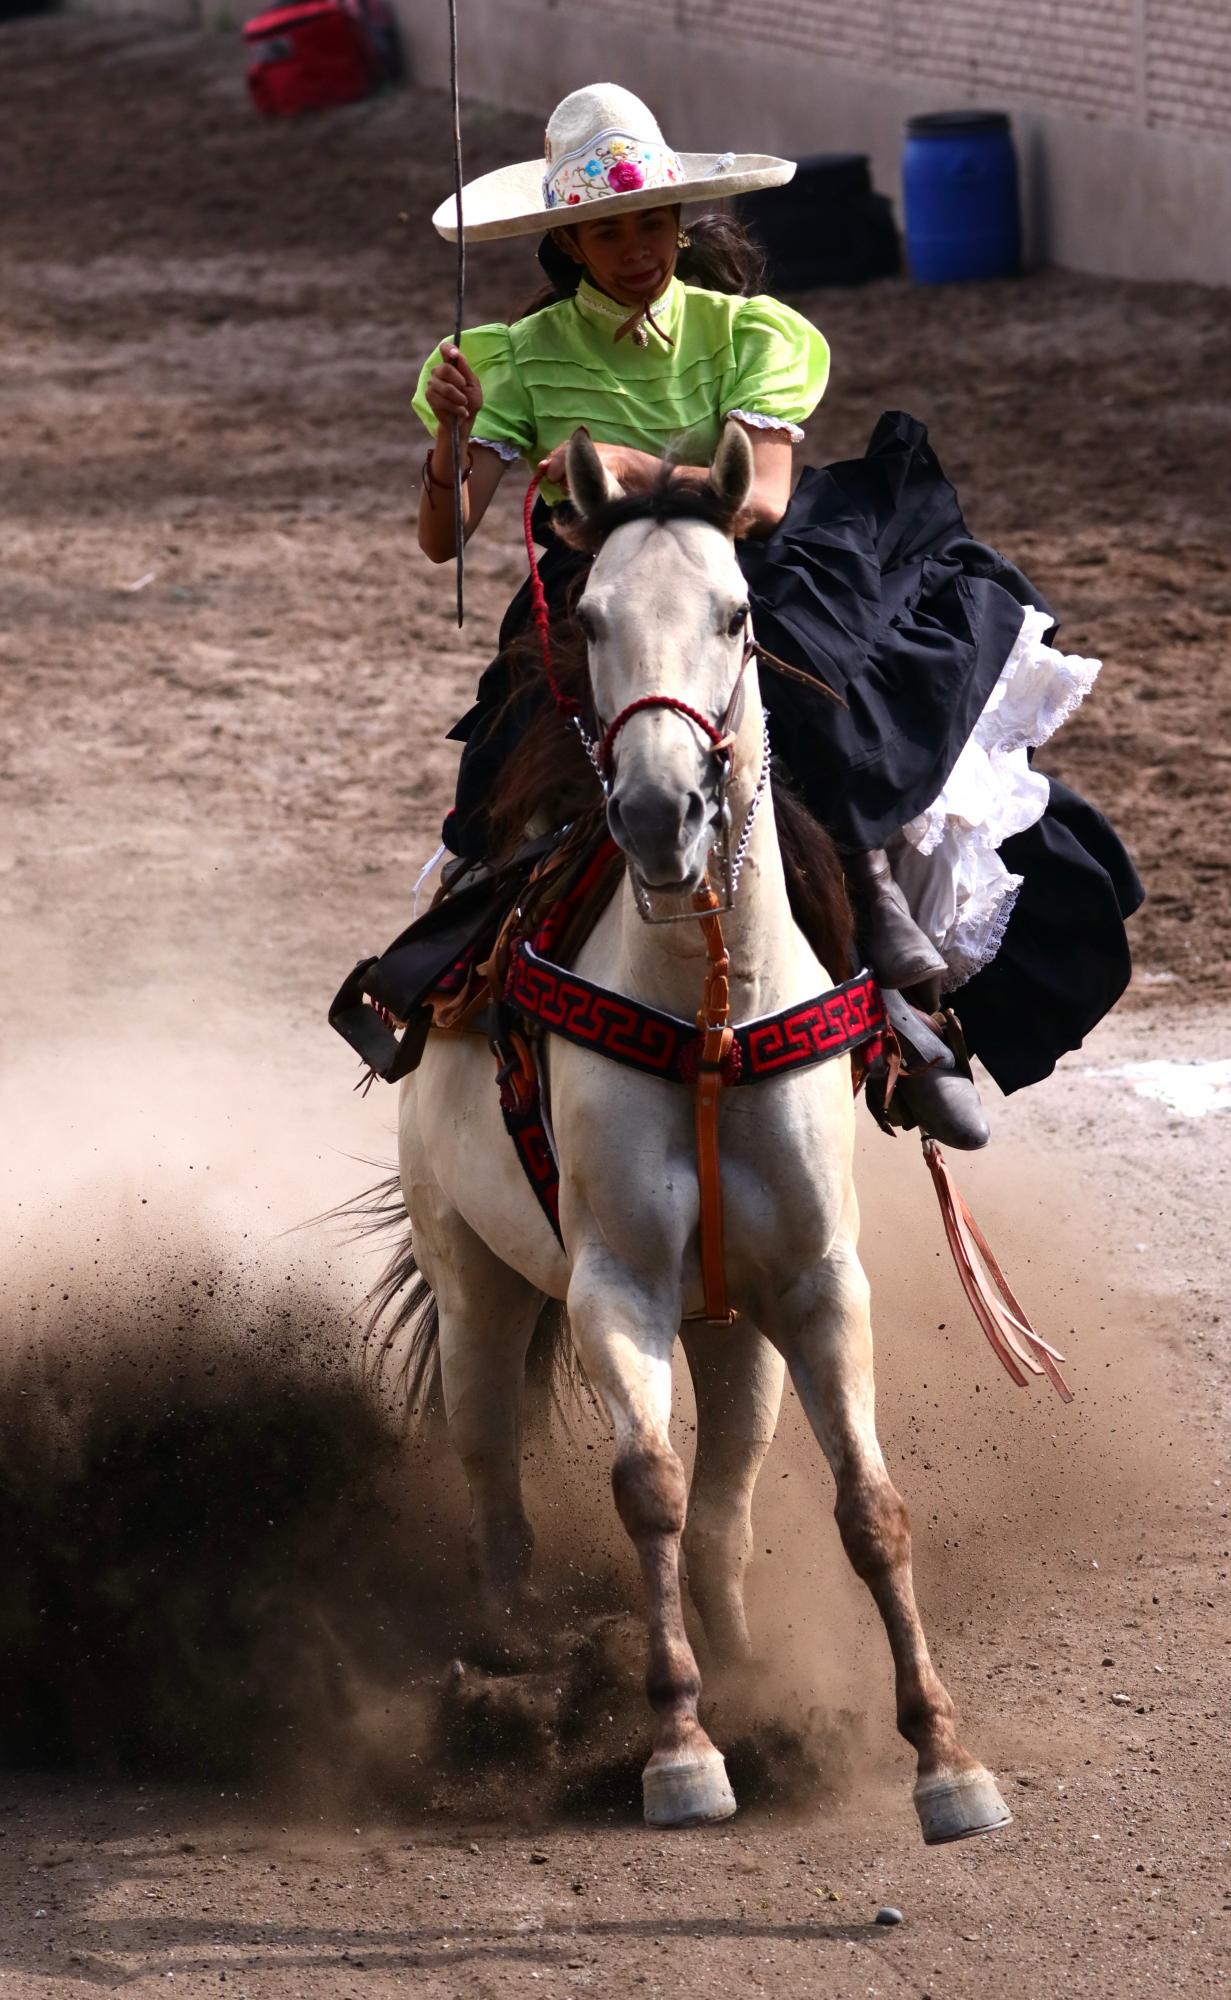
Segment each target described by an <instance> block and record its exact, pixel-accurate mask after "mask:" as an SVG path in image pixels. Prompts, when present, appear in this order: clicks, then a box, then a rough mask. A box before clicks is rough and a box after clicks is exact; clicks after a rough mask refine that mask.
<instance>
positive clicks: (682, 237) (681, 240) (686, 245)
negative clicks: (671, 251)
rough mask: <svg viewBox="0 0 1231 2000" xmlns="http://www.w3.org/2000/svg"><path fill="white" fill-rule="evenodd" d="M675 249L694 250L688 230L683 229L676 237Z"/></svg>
mask: <svg viewBox="0 0 1231 2000" xmlns="http://www.w3.org/2000/svg"><path fill="white" fill-rule="evenodd" d="M675 247H676V249H677V250H691V249H692V237H691V236H690V235H689V234H688V231H687V230H686V229H681V231H680V233H679V235H678V236H677V237H676V239H675Z"/></svg>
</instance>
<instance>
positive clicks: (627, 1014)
mask: <svg viewBox="0 0 1231 2000" xmlns="http://www.w3.org/2000/svg"><path fill="white" fill-rule="evenodd" d="M504 999H505V1005H506V1006H508V1007H510V1008H512V1010H513V1011H514V1013H518V1014H522V1015H524V1016H525V1017H527V1018H528V1019H529V1020H531V1021H534V1022H536V1023H537V1024H538V1025H539V1026H540V1027H541V1028H545V1029H547V1031H548V1032H549V1033H550V1034H553V1035H558V1036H559V1037H560V1039H561V1040H562V1041H566V1042H573V1043H574V1044H575V1045H576V1046H577V1047H579V1048H586V1049H593V1050H594V1051H595V1053H596V1054H597V1055H604V1056H608V1057H610V1059H611V1060H612V1062H618V1063H623V1064H624V1065H625V1067H626V1068H628V1069H636V1070H640V1071H641V1072H642V1074H643V1075H646V1076H658V1077H661V1078H662V1079H663V1080H664V1082H669V1083H692V1082H693V1081H694V1080H695V1078H696V1074H697V1061H698V1057H699V1055H700V1049H701V1036H700V1034H699V1033H698V1031H697V1028H696V1026H695V1024H694V1023H693V1022H692V1021H683V1020H681V1019H680V1018H679V1016H678V1015H676V1014H665V1013H663V1012H661V1011H660V1009H658V1008H657V1007H649V1006H646V1005H644V1004H643V1003H642V1002H641V1001H639V1000H632V999H630V998H628V996H627V995H625V994H622V993H612V992H610V991H609V990H608V989H607V988H606V987H604V986H596V985H594V983H593V982H592V981H591V980H588V979H583V978H581V976H580V974H578V973H576V972H569V971H566V969H565V968H564V967H563V966H560V965H554V964H553V963H552V962H551V960H550V959H547V958H543V957H541V956H540V954H539V953H538V952H537V951H536V950H535V947H534V945H533V944H531V943H529V942H528V941H527V940H526V939H522V941H521V942H520V943H519V944H518V945H516V946H515V948H514V950H513V952H512V954H511V957H510V960H509V971H508V979H507V981H506V984H505V992H504ZM885 1025H886V1019H885V1009H884V1003H883V1001H882V1000H881V996H880V989H879V987H878V986H877V984H876V981H875V980H874V979H873V978H872V976H871V974H870V973H867V972H861V973H859V974H858V975H857V976H856V977H855V978H854V979H848V980H846V981H844V983H843V984H842V985H841V986H834V987H831V988H830V989H829V991H828V992H826V993H820V994H817V995H816V997H815V998H813V999H811V1000H804V1001H801V1002H799V1004H798V1005H796V1006H794V1007H786V1008H784V1009H783V1010H782V1012H781V1013H779V1014H767V1015H766V1016H765V1017H764V1018H763V1019H762V1020H759V1021H746V1022H744V1023H743V1024H742V1025H741V1026H740V1027H737V1028H736V1029H735V1047H734V1049H733V1050H732V1053H731V1057H730V1058H729V1059H728V1062H727V1063H726V1064H724V1067H723V1081H724V1083H726V1084H728V1085H730V1086H733V1087H734V1086H737V1085H741V1084H752V1083H763V1082H765V1081H767V1080H768V1079H769V1078H771V1077H776V1076H786V1075H790V1074H793V1073H794V1072H795V1071H797V1070H801V1069H811V1068H812V1067H814V1065H815V1064H817V1063H823V1062H832V1061H833V1059H834V1058H835V1057H836V1056H840V1055H849V1054H850V1053H851V1052H852V1050H854V1049H858V1048H863V1047H865V1046H866V1045H867V1044H869V1043H872V1042H876V1041H879V1040H880V1038H881V1036H882V1035H883V1033H884V1030H885ZM868 1053H869V1055H872V1054H874V1053H875V1051H873V1050H871V1049H869V1051H868Z"/></svg>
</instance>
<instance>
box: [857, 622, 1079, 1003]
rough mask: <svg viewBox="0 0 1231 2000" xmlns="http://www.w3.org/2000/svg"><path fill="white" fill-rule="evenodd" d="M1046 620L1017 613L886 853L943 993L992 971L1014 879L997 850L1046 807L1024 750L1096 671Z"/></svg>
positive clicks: (1062, 716) (1042, 786)
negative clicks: (970, 712)
mask: <svg viewBox="0 0 1231 2000" xmlns="http://www.w3.org/2000/svg"><path fill="white" fill-rule="evenodd" d="M1051 623H1052V621H1051V619H1050V618H1049V617H1048V616H1047V614H1046V613H1045V612H1042V611H1038V610H1036V609H1035V607H1034V606H1033V605H1032V604H1028V605H1027V606H1026V608H1025V611H1024V612H1023V614H1022V623H1021V630H1020V632H1019V633H1018V635H1017V639H1016V640H1015V642H1014V645H1013V650H1012V652H1011V653H1010V654H1009V657H1008V659H1007V660H1006V661H1005V663H1004V666H1003V668H1002V669H1001V673H1000V678H999V680H998V681H997V682H996V685H995V687H994V688H993V689H992V692H991V696H990V698H989V700H988V702H987V706H986V707H985V708H984V710H983V713H982V715H981V716H980V717H979V720H978V722H977V723H976V724H975V727H974V730H973V732H972V734H971V736H970V738H969V740H968V741H967V743H966V745H965V747H964V749H963V751H962V754H961V756H960V757H959V758H958V760H957V762H956V764H955V765H954V766H953V769H952V770H951V771H950V773H949V776H948V778H947V779H946V781H945V784H944V788H943V790H942V791H941V792H940V793H939V795H938V796H937V797H936V798H935V799H933V801H932V803H931V805H930V806H929V807H928V809H927V811H926V812H923V813H920V815H919V817H918V818H917V819H913V820H911V821H910V822H909V824H908V825H906V826H904V827H903V828H902V830H901V833H900V834H899V836H898V837H897V839H896V840H894V841H892V842H891V843H890V846H889V855H890V860H891V863H892V866H893V872H894V876H895V878H896V879H897V881H898V883H899V885H900V887H901V889H902V891H903V893H904V894H905V896H906V899H907V901H908V902H909V904H910V907H911V913H912V915H913V916H914V919H915V922H916V923H917V924H918V925H919V927H920V929H921V930H924V931H926V933H927V935H928V936H929V937H930V938H931V940H932V942H933V943H934V944H935V946H936V948H937V950H938V951H939V952H940V954H941V956H942V958H943V959H944V961H945V963H946V965H947V966H948V968H949V972H948V977H947V978H946V980H945V981H944V987H945V991H946V992H948V993H952V992H953V991H954V990H955V989H956V988H957V987H959V986H964V985H965V984H966V981H967V980H968V979H973V978H974V975H975V973H976V972H978V971H980V970H981V969H982V967H983V966H985V965H990V964H991V961H992V960H993V959H994V958H995V956H996V953H997V952H998V951H999V949H1000V946H1001V943H1002V941H1003V939H1004V934H1005V927H1006V925H1007V924H1008V921H1009V918H1010V917H1011V915H1012V914H1013V905H1014V903H1015V902H1016V900H1017V892H1018V890H1019V889H1020V888H1021V885H1022V878H1021V876H1020V875H1014V874H1011V873H1010V871H1009V869H1008V868H1006V867H1005V864H1004V862H1003V861H1002V860H1001V859H1000V856H999V854H998V853H997V852H996V849H997V848H998V847H999V846H1000V844H1001V842H1002V841H1005V840H1008V838H1009V836H1010V835H1011V834H1014V833H1024V832H1025V830H1026V828H1027V827H1028V826H1033V825H1034V824H1035V822H1036V820H1040V819H1042V817H1043V814H1044V812H1045V811H1046V810H1047V798H1048V791H1047V780H1046V778H1045V777H1044V776H1043V775H1042V773H1041V772H1038V771H1032V770H1031V769H1030V766H1029V764H1028V763H1027V761H1026V752H1027V751H1028V750H1033V749H1037V748H1038V746H1039V745H1040V744H1041V743H1046V741H1047V739H1048V737H1049V736H1052V735H1053V734H1054V733H1055V731H1056V730H1057V729H1058V728H1059V727H1060V725H1061V723H1062V722H1065V721H1067V720H1068V717H1069V716H1070V715H1072V714H1073V712H1074V710H1075V709H1077V708H1078V707H1079V706H1080V704H1081V703H1082V702H1083V701H1084V700H1085V697H1086V696H1087V695H1088V694H1089V692H1090V689H1091V688H1092V687H1093V686H1094V682H1095V679H1096V678H1097V675H1098V671H1099V667H1100V666H1101V664H1102V663H1101V661H1099V660H1083V659H1082V658H1080V656H1079V655H1077V654H1075V653H1060V652H1057V651H1056V649H1055V647H1054V646H1048V645H1045V644H1044V639H1043V635H1044V633H1045V632H1047V631H1049V630H1050V628H1051Z"/></svg>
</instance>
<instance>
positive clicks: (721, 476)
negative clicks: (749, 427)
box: [709, 417, 756, 519]
mask: <svg viewBox="0 0 1231 2000" xmlns="http://www.w3.org/2000/svg"><path fill="white" fill-rule="evenodd" d="M755 476H756V466H755V464H754V463H753V457H752V445H751V442H750V441H749V437H748V433H747V431H746V430H745V429H744V426H743V425H742V424H741V423H737V421H736V419H735V418H734V417H728V418H727V421H726V423H725V424H724V425H723V429H722V436H721V438H720V439H719V440H718V449H717V451H716V452H715V453H714V462H713V464H712V465H711V466H710V482H709V483H710V485H711V486H712V487H713V489H714V491H715V493H716V494H717V495H718V498H719V499H720V500H721V501H722V504H723V506H724V507H725V509H726V511H727V513H728V514H729V515H730V516H731V518H732V519H734V517H735V516H736V515H737V514H738V513H739V512H740V510H741V508H742V507H743V506H744V504H745V502H746V501H747V498H748V495H749V494H750V493H751V491H752V482H753V479H754V478H755Z"/></svg>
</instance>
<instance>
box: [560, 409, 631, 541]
mask: <svg viewBox="0 0 1231 2000" xmlns="http://www.w3.org/2000/svg"><path fill="white" fill-rule="evenodd" d="M565 467H566V471H567V475H568V490H569V498H570V499H571V501H572V503H573V505H574V507H575V508H576V509H577V512H578V513H579V514H580V515H581V517H582V519H583V520H584V519H585V517H586V515H587V514H593V513H594V512H595V511H596V509H597V508H599V507H603V506H605V505H606V504H607V502H608V501H609V500H620V499H622V498H623V495H624V488H623V487H622V486H621V484H620V482H619V480H618V479H613V478H612V476H611V474H610V473H609V472H608V470H607V468H606V466H605V465H604V464H603V461H602V459H601V458H600V457H599V455H598V453H597V452H596V451H595V449H594V445H593V442H592V441H591V438H590V433H589V431H588V430H587V429H586V427H585V425H584V424H578V426H577V429H576V430H575V431H574V432H573V435H572V437H571V438H570V439H569V441H568V456H567V458H566V460H565Z"/></svg>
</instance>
